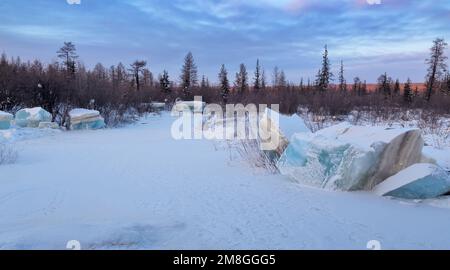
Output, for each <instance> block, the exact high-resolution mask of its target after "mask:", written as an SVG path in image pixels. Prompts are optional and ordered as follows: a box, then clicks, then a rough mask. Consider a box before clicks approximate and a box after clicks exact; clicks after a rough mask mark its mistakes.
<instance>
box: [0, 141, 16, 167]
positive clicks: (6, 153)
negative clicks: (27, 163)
mask: <svg viewBox="0 0 450 270" xmlns="http://www.w3.org/2000/svg"><path fill="white" fill-rule="evenodd" d="M17 158H18V152H17V150H16V149H15V148H14V147H13V146H12V145H10V144H4V143H0V165H5V164H13V163H15V162H16V161H17Z"/></svg>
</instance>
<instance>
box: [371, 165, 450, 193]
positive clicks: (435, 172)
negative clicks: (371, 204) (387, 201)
mask: <svg viewBox="0 0 450 270" xmlns="http://www.w3.org/2000/svg"><path fill="white" fill-rule="evenodd" d="M373 191H374V193H375V194H377V195H380V196H394V197H400V198H405V199H430V198H435V197H438V196H440V195H443V194H446V193H447V192H449V191H450V174H448V173H447V172H445V171H444V170H443V169H442V168H440V167H439V166H437V165H434V164H427V163H419V164H414V165H412V166H410V167H408V168H406V169H404V170H402V171H400V172H399V173H397V174H396V175H393V176H391V177H389V178H388V179H386V180H385V181H383V182H382V183H380V184H379V185H378V186H376V187H375V188H374V190H373Z"/></svg>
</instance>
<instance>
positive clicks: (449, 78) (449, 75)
mask: <svg viewBox="0 0 450 270" xmlns="http://www.w3.org/2000/svg"><path fill="white" fill-rule="evenodd" d="M446 84H447V94H450V73H447V80H446Z"/></svg>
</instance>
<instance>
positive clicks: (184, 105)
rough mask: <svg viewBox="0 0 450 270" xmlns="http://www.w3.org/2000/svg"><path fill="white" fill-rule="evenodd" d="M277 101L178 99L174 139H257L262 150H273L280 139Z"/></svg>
mask: <svg viewBox="0 0 450 270" xmlns="http://www.w3.org/2000/svg"><path fill="white" fill-rule="evenodd" d="M278 112H279V104H272V105H271V106H270V109H269V108H268V106H267V105H266V104H260V105H256V104H247V105H245V106H244V105H243V104H227V105H225V111H224V109H223V106H221V105H220V104H214V103H211V104H207V105H206V104H205V103H204V102H203V101H202V97H200V96H196V97H195V99H194V101H187V102H177V103H176V104H175V105H174V106H173V109H172V116H175V117H178V119H176V120H175V121H174V123H173V124H172V128H171V134H172V137H173V138H174V139H176V140H201V139H206V140H256V139H258V140H260V142H261V144H260V148H261V150H268V151H271V150H276V149H277V148H278V146H279V144H280V142H281V139H282V134H281V132H280V131H279V114H278Z"/></svg>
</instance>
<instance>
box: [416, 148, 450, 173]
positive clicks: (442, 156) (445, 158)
mask: <svg viewBox="0 0 450 270" xmlns="http://www.w3.org/2000/svg"><path fill="white" fill-rule="evenodd" d="M423 153H424V156H425V157H426V158H431V159H433V160H434V161H435V162H436V163H437V164H438V165H439V166H441V167H442V168H444V169H445V170H447V171H449V172H450V147H445V148H443V149H437V148H435V147H432V146H425V147H424V148H423Z"/></svg>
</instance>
